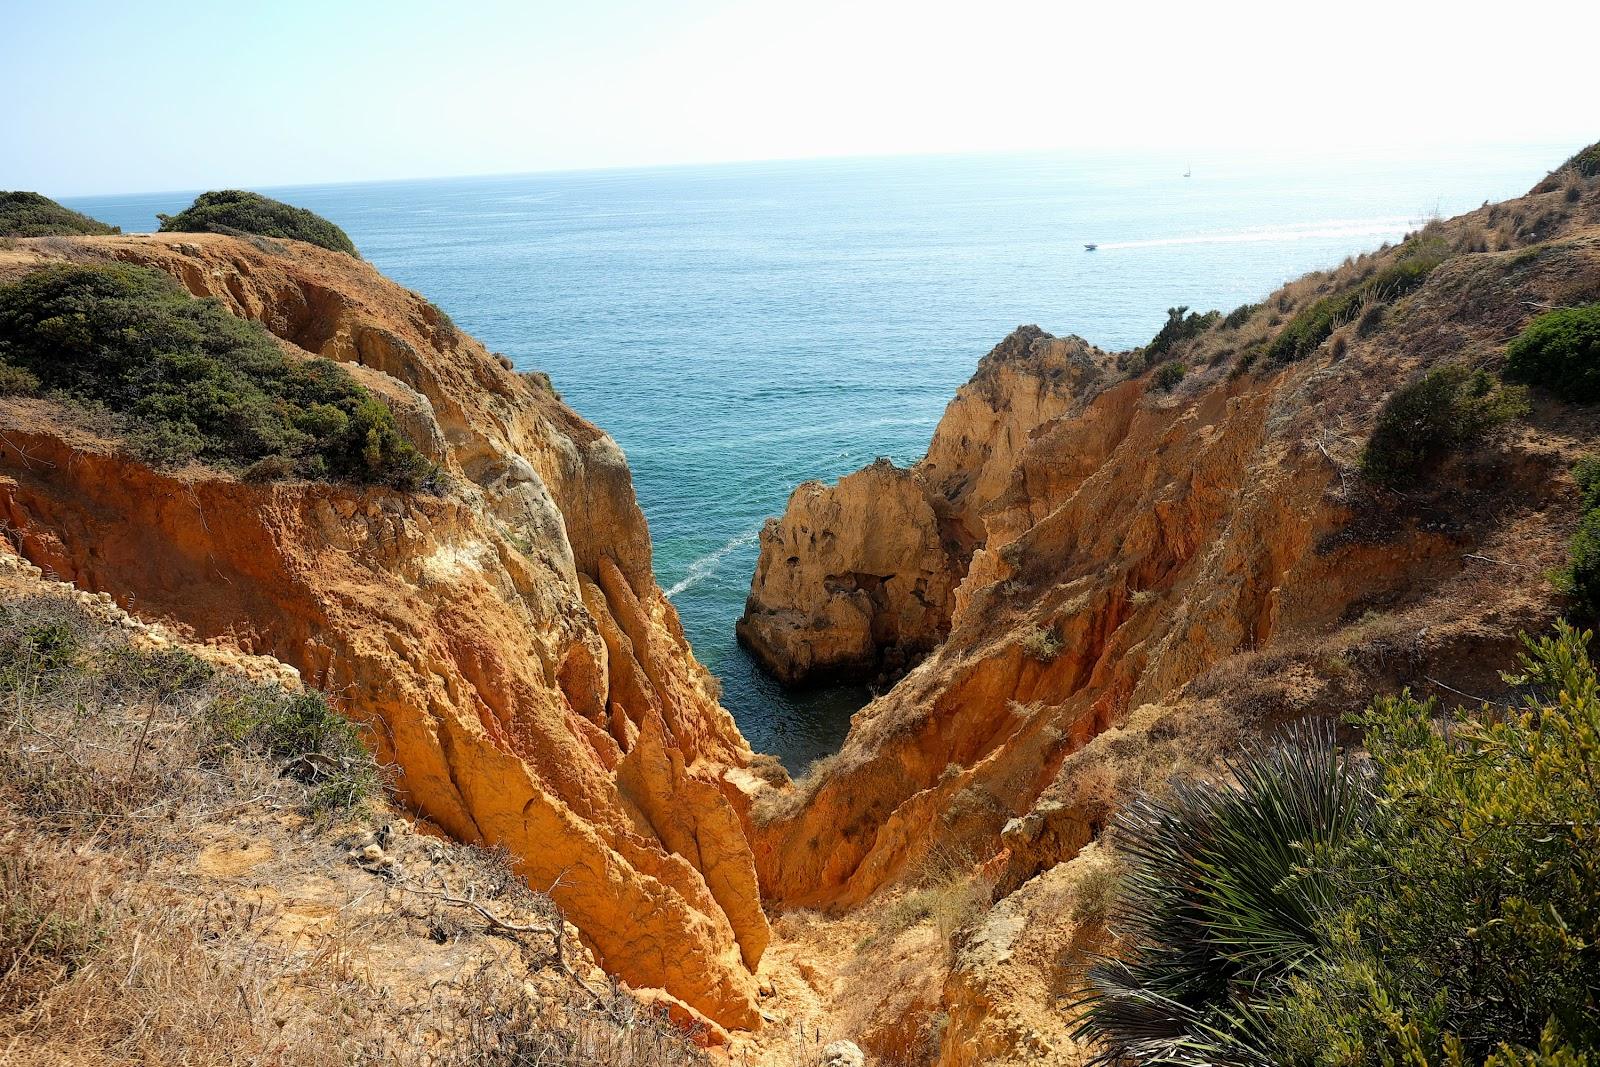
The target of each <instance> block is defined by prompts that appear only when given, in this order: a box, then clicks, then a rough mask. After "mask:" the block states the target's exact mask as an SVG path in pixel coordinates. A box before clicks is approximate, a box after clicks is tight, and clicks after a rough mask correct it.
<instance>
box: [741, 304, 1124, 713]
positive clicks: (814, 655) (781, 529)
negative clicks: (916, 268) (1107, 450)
mask: <svg viewBox="0 0 1600 1067" xmlns="http://www.w3.org/2000/svg"><path fill="white" fill-rule="evenodd" d="M1108 361H1109V357H1107V356H1106V355H1105V354H1104V353H1102V352H1100V351H1098V350H1097V349H1095V348H1093V347H1091V346H1090V345H1089V344H1088V343H1086V342H1085V341H1083V340H1082V339H1081V338H1077V337H1068V338H1057V337H1051V336H1050V335H1049V334H1047V333H1045V332H1044V331H1042V330H1040V329H1039V328H1038V327H1037V326H1023V327H1019V328H1018V329H1017V330H1016V331H1015V332H1014V333H1012V334H1011V336H1009V337H1007V338H1006V339H1005V340H1004V341H1002V342H1000V344H998V345H996V346H995V348H994V350H993V351H992V352H990V353H989V354H988V355H987V356H985V357H984V358H983V360H982V361H981V362H980V363H979V364H978V372H977V374H975V375H974V376H973V378H972V380H971V381H970V382H968V383H967V384H966V385H964V386H963V387H962V388H961V390H960V391H959V392H958V393H957V394H956V397H955V399H954V400H952V401H951V402H950V406H949V407H948V408H947V409H946V410H945V414H944V418H943V419H941V420H940V422H939V427H938V429H937V430H936V431H935V432H934V435H933V443H932V445H931V446H930V447H929V449H928V454H927V456H926V457H925V458H924V459H923V460H922V461H921V462H919V463H917V464H916V465H915V466H913V467H911V468H910V469H909V470H901V469H899V468H897V467H895V466H894V464H893V463H891V462H890V461H889V460H886V459H880V460H878V461H877V462H876V463H874V464H872V465H871V466H870V467H867V468H865V469H863V470H860V471H857V472H856V473H854V474H852V475H849V476H848V477H845V478H842V479H840V481H839V484H838V485H836V486H831V487H830V486H826V485H823V484H822V483H820V482H806V483H804V484H802V485H801V486H800V487H799V488H797V489H796V490H795V491H794V494H793V495H792V496H791V497H790V498H789V507H788V510H787V511H785V512H784V515H783V518H781V519H774V520H771V521H769V522H768V523H767V525H766V527H765V528H764V529H763V530H762V531H761V555H760V559H759V561H758V563H757V564H756V573H755V577H754V578H753V580H752V581H751V583H750V598H749V601H748V602H747V604H746V605H745V613H744V616H743V617H742V618H741V619H740V620H739V623H738V633H739V639H740V640H741V641H742V642H743V643H744V644H745V645H746V647H748V648H749V649H750V650H751V651H752V652H754V653H755V655H756V656H757V657H758V658H759V659H760V660H761V661H762V663H763V664H765V665H766V666H767V668H768V669H769V670H771V671H772V673H773V674H775V675H777V676H778V677H779V678H780V679H782V680H783V681H785V682H788V683H791V684H794V683H798V682H801V681H804V680H806V679H808V678H814V677H827V676H834V677H838V676H852V675H864V674H870V673H871V672H873V671H874V670H876V669H877V668H878V667H879V666H880V664H881V663H882V662H883V661H884V659H885V658H886V657H888V658H891V659H892V661H893V662H892V663H891V664H890V665H891V666H896V667H898V666H902V665H904V664H906V663H908V662H910V661H914V660H915V659H917V658H919V657H920V656H922V655H924V654H926V653H927V652H928V651H929V650H930V649H932V648H933V646H934V645H935V644H937V643H938V642H939V640H940V639H941V638H943V637H944V635H945V634H946V633H948V632H949V629H950V618H951V613H952V611H953V609H954V607H955V603H956V601H955V593H956V589H957V587H958V586H959V585H960V584H961V580H962V578H963V577H964V576H965V574H966V569H967V563H968V559H969V557H970V555H971V553H972V549H973V546H974V545H976V544H978V543H980V542H981V541H982V539H983V535H982V524H981V522H980V521H979V518H978V516H979V514H980V513H981V511H982V510H983V508H984V507H985V506H987V505H988V504H989V503H990V502H991V501H992V500H993V499H994V498H995V497H996V496H998V495H999V494H1000V493H1001V492H1002V491H1003V490H1004V489H1005V488H1006V486H1007V484H1008V482H1009V479H1010V477H1011V470H1012V463H1013V461H1014V459H1015V457H1016V455H1017V453H1018V452H1020V451H1021V449H1022V448H1023V447H1024V446H1025V445H1026V443H1027V441H1028V438H1029V437H1030V435H1032V434H1033V432H1034V431H1035V430H1036V429H1038V428H1039V427H1040V426H1042V425H1044V424H1046V423H1048V422H1050V421H1051V420H1053V419H1057V418H1060V417H1061V416H1062V415H1064V414H1066V413H1067V412H1068V411H1070V410H1073V408H1074V404H1075V400H1076V399H1077V397H1078V396H1080V395H1082V394H1083V393H1084V392H1085V391H1086V390H1087V388H1088V387H1089V384H1090V383H1092V382H1095V381H1098V380H1099V379H1100V377H1101V376H1102V374H1103V373H1104V368H1105V367H1106V366H1107V365H1108Z"/></svg>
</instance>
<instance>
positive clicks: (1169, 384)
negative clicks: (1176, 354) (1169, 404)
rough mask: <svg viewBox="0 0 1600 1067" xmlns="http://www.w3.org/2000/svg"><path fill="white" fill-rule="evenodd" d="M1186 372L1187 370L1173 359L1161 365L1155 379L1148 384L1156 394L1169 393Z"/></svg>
mask: <svg viewBox="0 0 1600 1067" xmlns="http://www.w3.org/2000/svg"><path fill="white" fill-rule="evenodd" d="M1188 372H1189V368H1187V367H1185V366H1184V365H1183V364H1182V363H1181V362H1179V361H1178V360H1176V359H1174V360H1172V361H1170V362H1167V363H1163V364H1162V365H1161V369H1160V370H1158V371H1156V373H1155V378H1154V379H1153V380H1152V381H1151V383H1150V384H1151V385H1152V387H1154V388H1155V389H1156V390H1157V391H1158V392H1162V393H1170V392H1171V391H1172V390H1173V388H1174V387H1175V386H1176V385H1177V384H1178V383H1179V382H1181V381H1183V376H1184V375H1185V374H1187V373H1188Z"/></svg>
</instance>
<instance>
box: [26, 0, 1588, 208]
mask: <svg viewBox="0 0 1600 1067" xmlns="http://www.w3.org/2000/svg"><path fill="white" fill-rule="evenodd" d="M0 26H4V27H5V31H6V35H7V36H8V37H9V40H6V41H5V42H3V44H0V56H3V59H0V94H3V98H4V99H5V101H6V104H5V106H4V108H3V109H0V111H3V116H0V188H3V189H16V188H21V189H38V190H40V191H42V192H45V193H50V194H55V195H72V194H85V193H101V192H137V191H146V190H169V189H194V188H202V187H217V186H227V185H245V186H256V187H264V186H273V185H285V184H297V183H311V182H323V181H345V180H360V179H373V178H402V177H428V176H442V175H455V174H483V173H497V172H513V171H530V170H549V169H565V168H578V167H606V166H619V165H629V164H653V163H684V162H704V161H713V160H733V159H771V158H791V157H805V156H819V155H864V154H871V155H878V154H894V153H904V152H961V151H979V150H991V149H1053V148H1107V147H1119V148H1120V147H1129V146H1136V147H1143V148H1167V147H1171V148H1175V149H1180V150H1181V149H1182V148H1183V147H1185V146H1189V145H1196V146H1198V145H1212V146H1218V145H1221V146H1236V147H1253V148H1259V149H1271V148H1281V149H1283V150H1286V151H1289V150H1298V149H1304V148H1317V149H1343V148H1357V147H1359V148H1372V147H1379V148H1381V146H1383V145H1394V144H1406V145H1415V144H1417V143H1419V142H1439V143H1444V144H1455V145H1461V144H1479V143H1488V142H1502V143H1504V142H1544V143H1567V142H1570V143H1572V144H1573V145H1574V147H1576V146H1578V145H1579V144H1580V143H1586V142H1590V141H1593V140H1595V139H1597V138H1600V108H1597V106H1596V105H1597V101H1600V90H1597V89H1596V82H1595V58H1594V48H1595V41H1596V39H1597V38H1600V0H1518V2H1517V3H1515V4H1512V3H1498V4H1482V3H1473V2H1471V0H1455V2H1438V0H1430V2H1415V0H1333V2H1324V3H1306V2H1303V0H1274V2H1271V3H1255V2H1239V0H1220V2H1203V0H1202V2H1190V3H1166V2H1152V0H1095V2H1093V3H1078V2H1072V0H966V2H963V3H959V4H945V3H940V2H938V0H917V2H910V0H907V2H902V0H854V2H846V0H804V2H795V0H788V2H781V3H779V2H770V3H769V2H752V0H680V2H671V0H662V2H654V3H652V2H645V0H565V2H561V3H545V2H537V0H535V2H522V3H510V2H507V3H499V2H479V0H455V2H450V3H423V2H419V0H385V2H382V3H378V2H370V3H369V2H340V0H274V2H271V3H249V4H246V3H205V2H196V0H186V2H184V3H182V4H179V3H168V2H165V0H137V2H130V0H98V2H97V0H41V2H37V3H35V2H19V0H0Z"/></svg>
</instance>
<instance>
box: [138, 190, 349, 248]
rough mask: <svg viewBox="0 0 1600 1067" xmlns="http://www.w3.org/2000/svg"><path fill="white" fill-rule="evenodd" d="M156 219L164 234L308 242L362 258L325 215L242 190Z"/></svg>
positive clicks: (205, 197) (204, 196) (206, 196)
mask: <svg viewBox="0 0 1600 1067" xmlns="http://www.w3.org/2000/svg"><path fill="white" fill-rule="evenodd" d="M156 218H158V219H160V220H161V229H162V232H174V231H177V232H183V233H234V232H240V233H253V234H259V235H260V236H262V237H280V238H286V239H289V240H293V241H308V242H310V243H311V244H314V245H321V246H322V247H323V248H328V249H332V250H333V251H335V252H343V253H345V254H346V255H349V256H355V257H356V258H357V259H360V258H361V256H360V253H358V252H357V251H356V246H355V243H354V242H353V241H351V240H350V237H349V235H348V234H346V233H345V232H344V231H343V230H341V229H340V228H339V227H337V226H335V225H334V224H333V223H331V222H329V221H328V220H327V219H325V218H323V217H322V216H321V215H318V214H316V213H315V212H311V211H307V210H306V209H305V208H300V207H294V206H293V205H290V204H285V203H283V202H281V201H278V200H273V199H270V198H269V197H265V196H262V195H261V194H260V193H251V192H245V191H244V190H241V189H223V190H221V191H219V192H210V193H201V194H200V195H199V196H197V197H195V198H194V203H192V204H190V205H189V206H188V207H186V208H184V209H183V210H182V211H180V212H178V214H176V215H157V216H156Z"/></svg>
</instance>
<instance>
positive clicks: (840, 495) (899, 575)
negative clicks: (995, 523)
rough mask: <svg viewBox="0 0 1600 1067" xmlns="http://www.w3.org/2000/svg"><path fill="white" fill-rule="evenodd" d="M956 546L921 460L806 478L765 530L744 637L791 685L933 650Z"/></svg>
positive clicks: (945, 614) (944, 618) (945, 610)
mask: <svg viewBox="0 0 1600 1067" xmlns="http://www.w3.org/2000/svg"><path fill="white" fill-rule="evenodd" d="M954 547H955V546H954V545H949V546H947V545H946V544H945V541H944V538H943V537H942V536H941V532H940V524H939V517H938V516H937V515H936V514H935V513H934V510H933V507H932V506H931V505H930V503H929V502H928V497H927V490H926V487H925V485H924V484H923V481H922V478H921V475H920V474H919V473H918V472H917V471H915V470H901V469H900V468H898V467H896V466H895V465H894V464H893V463H892V462H890V461H889V460H886V459H885V460H879V461H878V462H877V463H874V464H873V465H872V466H870V467H867V468H866V469H864V470H860V471H857V472H856V473H855V474H852V475H850V476H849V477H847V478H844V479H842V480H841V481H840V482H839V484H838V485H836V486H831V487H830V486H825V485H823V484H821V483H820V482H806V483H805V484H803V485H801V486H800V487H799V488H798V489H796V490H795V491H794V494H793V495H792V496H791V497H790V498H789V508H788V510H787V511H786V512H785V513H784V517H783V519H782V520H781V521H779V520H772V521H770V522H768V523H767V525H766V527H765V528H764V529H763V530H762V531H761V556H760V560H759V562H758V563H757V564H756V576H755V581H754V582H753V583H752V586H751V589H752V592H751V595H750V599H749V602H748V603H747V604H746V606H745V613H744V616H743V617H742V618H741V619H740V620H739V623H738V627H737V630H738V635H739V640H740V641H741V642H743V643H744V645H745V646H746V647H747V648H749V649H751V650H752V651H753V652H754V653H755V654H756V655H757V657H759V658H760V659H761V661H762V662H763V663H765V664H766V665H767V666H768V668H769V669H770V670H771V671H772V673H774V674H776V675H777V676H778V677H779V678H781V679H782V680H784V681H785V682H788V683H791V684H793V683H798V682H801V681H804V680H806V679H808V678H814V677H816V676H819V675H825V674H831V675H835V676H839V675H851V674H856V675H860V674H867V673H870V672H871V671H873V670H875V669H876V668H877V666H878V665H879V662H880V660H881V659H882V658H883V657H884V655H885V654H886V653H889V654H893V655H897V656H899V657H901V658H902V659H904V658H907V657H915V656H916V655H919V654H921V653H925V652H927V651H928V649H930V648H932V647H933V644H934V643H935V642H936V641H937V640H938V638H939V637H940V636H941V635H942V633H943V631H944V629H945V627H946V625H947V623H948V620H949V618H950V605H951V600H950V598H951V594H952V593H953V592H954V590H955V584H956V581H957V579H958V578H959V574H960V560H959V557H958V556H957V554H956V552H955V551H954Z"/></svg>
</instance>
